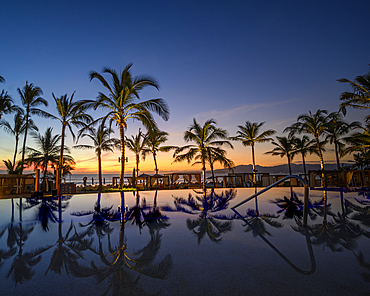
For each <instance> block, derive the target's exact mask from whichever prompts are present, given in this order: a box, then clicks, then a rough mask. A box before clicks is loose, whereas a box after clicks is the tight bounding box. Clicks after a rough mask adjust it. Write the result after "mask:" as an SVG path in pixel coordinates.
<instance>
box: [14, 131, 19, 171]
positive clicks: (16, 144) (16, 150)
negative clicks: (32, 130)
mask: <svg viewBox="0 0 370 296" xmlns="http://www.w3.org/2000/svg"><path fill="white" fill-rule="evenodd" d="M18 141H19V137H18V136H16V137H15V148H14V158H13V171H14V170H15V168H16V165H15V160H16V158H17V152H18Z"/></svg>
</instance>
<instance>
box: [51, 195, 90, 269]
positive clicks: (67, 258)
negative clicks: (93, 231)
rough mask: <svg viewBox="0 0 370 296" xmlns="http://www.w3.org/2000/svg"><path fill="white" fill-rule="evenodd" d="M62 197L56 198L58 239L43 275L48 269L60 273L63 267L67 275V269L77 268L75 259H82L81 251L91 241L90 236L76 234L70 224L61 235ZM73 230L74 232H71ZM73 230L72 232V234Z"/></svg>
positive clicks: (85, 248)
mask: <svg viewBox="0 0 370 296" xmlns="http://www.w3.org/2000/svg"><path fill="white" fill-rule="evenodd" d="M63 198H64V197H59V198H58V212H59V218H58V223H59V225H58V226H59V227H58V240H57V241H56V243H55V244H54V245H52V246H51V247H52V248H53V247H55V249H54V252H53V254H52V256H51V259H50V264H49V267H48V268H47V270H46V272H45V275H46V274H47V273H48V272H49V270H51V271H53V272H55V273H57V274H61V272H62V270H63V268H64V269H65V271H66V273H67V275H69V269H76V268H78V263H77V259H79V258H81V259H83V258H84V257H83V252H84V251H86V250H88V249H90V248H91V244H92V242H93V239H92V238H85V234H78V233H77V231H76V228H75V227H74V226H73V223H72V221H71V224H70V226H69V228H68V231H67V233H66V234H65V236H63V230H62V225H63V219H62V212H63V206H62V203H63ZM73 230H74V232H73ZM72 232H73V234H72Z"/></svg>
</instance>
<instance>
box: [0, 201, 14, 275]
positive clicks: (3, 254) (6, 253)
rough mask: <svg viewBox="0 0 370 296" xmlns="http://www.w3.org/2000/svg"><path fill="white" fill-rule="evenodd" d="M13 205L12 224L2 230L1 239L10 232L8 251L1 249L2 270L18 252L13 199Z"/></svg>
mask: <svg viewBox="0 0 370 296" xmlns="http://www.w3.org/2000/svg"><path fill="white" fill-rule="evenodd" d="M11 203H12V211H11V213H12V215H11V219H10V223H9V224H8V225H7V226H6V227H5V228H4V229H3V230H0V238H2V237H3V235H4V234H5V231H6V230H8V238H7V240H6V242H7V247H8V248H9V250H8V251H6V250H4V249H0V268H1V267H2V265H3V263H4V261H5V260H7V259H9V258H10V257H11V256H13V255H15V253H16V252H17V249H16V248H15V247H14V245H15V242H16V231H15V228H14V227H13V226H14V200H13V198H12V199H11Z"/></svg>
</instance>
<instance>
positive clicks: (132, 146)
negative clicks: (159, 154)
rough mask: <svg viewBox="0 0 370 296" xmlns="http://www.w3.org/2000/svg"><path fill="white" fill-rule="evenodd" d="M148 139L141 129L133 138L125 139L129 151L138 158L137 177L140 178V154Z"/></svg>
mask: <svg viewBox="0 0 370 296" xmlns="http://www.w3.org/2000/svg"><path fill="white" fill-rule="evenodd" d="M145 142H146V137H145V135H144V134H143V133H142V132H141V129H140V128H139V133H138V134H137V135H135V136H132V135H131V138H128V137H125V144H126V147H127V149H128V150H130V151H132V152H133V153H135V158H136V177H138V176H139V164H140V154H141V152H142V151H143V149H144V147H145V145H146V143H145Z"/></svg>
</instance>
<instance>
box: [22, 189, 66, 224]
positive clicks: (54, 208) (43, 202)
mask: <svg viewBox="0 0 370 296" xmlns="http://www.w3.org/2000/svg"><path fill="white" fill-rule="evenodd" d="M71 198H72V196H71V195H68V196H65V197H63V201H62V205H61V206H62V209H66V208H67V207H68V205H69V202H68V200H70V199H71ZM58 203H59V202H58V198H57V197H52V198H44V197H43V198H40V199H34V198H27V199H26V202H25V203H24V204H23V209H24V210H29V209H32V208H34V207H36V209H37V215H36V220H38V221H40V223H41V226H42V229H43V230H44V231H48V230H49V226H48V223H49V221H51V222H53V223H56V222H58V218H57V216H56V215H55V214H54V212H56V213H58V211H59V205H58Z"/></svg>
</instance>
